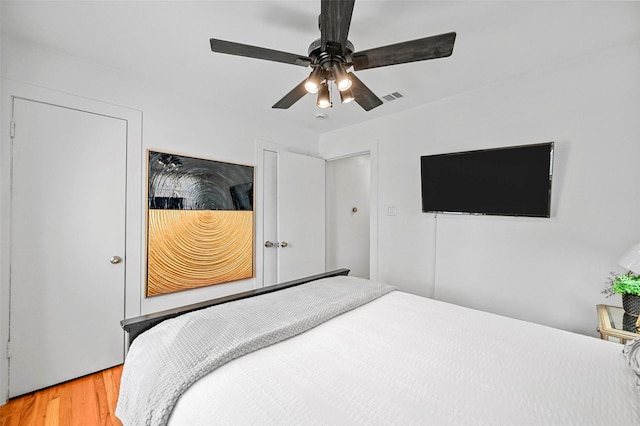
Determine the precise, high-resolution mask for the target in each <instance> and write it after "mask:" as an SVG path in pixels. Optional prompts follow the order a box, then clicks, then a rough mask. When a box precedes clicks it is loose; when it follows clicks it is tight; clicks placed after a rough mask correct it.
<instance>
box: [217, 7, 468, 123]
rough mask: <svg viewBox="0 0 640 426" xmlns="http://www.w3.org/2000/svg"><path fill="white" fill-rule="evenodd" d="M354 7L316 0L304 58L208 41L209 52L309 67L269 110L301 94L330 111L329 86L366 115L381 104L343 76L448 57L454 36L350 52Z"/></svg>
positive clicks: (355, 80)
mask: <svg viewBox="0 0 640 426" xmlns="http://www.w3.org/2000/svg"><path fill="white" fill-rule="evenodd" d="M354 3H355V0H321V4H320V16H319V18H318V26H319V28H320V38H319V39H317V40H315V41H314V42H313V43H311V45H310V46H309V51H308V56H302V55H296V54H294V53H287V52H282V51H279V50H272V49H266V48H263V47H257V46H251V45H247V44H241V43H235V42H232V41H225V40H219V39H215V38H212V39H210V42H211V50H212V51H213V52H217V53H226V54H230V55H237V56H245V57H249V58H255V59H264V60H267V61H275V62H282V63H285V64H291V65H298V66H302V67H311V68H312V71H311V74H310V75H309V77H307V78H305V79H304V80H303V81H302V82H301V83H300V84H298V85H297V86H296V87H294V88H293V90H291V91H290V92H289V93H287V94H286V95H285V96H284V97H283V98H282V99H280V100H279V101H278V102H276V103H275V104H274V105H273V108H279V109H287V108H289V107H290V106H291V105H293V104H294V103H296V102H297V101H298V100H300V99H301V98H302V97H303V96H304V95H306V94H307V93H317V94H318V100H317V105H318V106H319V107H320V108H327V107H330V106H331V105H332V103H331V98H330V91H329V84H330V83H332V84H335V85H336V87H337V88H338V92H339V93H340V99H341V101H342V103H347V102H350V101H356V103H358V104H359V105H360V106H361V107H362V108H363V109H364V110H366V111H370V110H372V109H373V108H376V107H378V106H380V105H382V100H381V99H380V98H378V97H377V96H376V95H375V93H373V92H372V91H371V90H370V89H369V88H368V87H367V86H365V84H364V83H363V82H362V81H360V79H359V78H358V77H356V76H355V74H354V73H353V72H349V71H348V70H349V68H351V67H353V70H354V71H361V70H366V69H369V68H377V67H384V66H388V65H398V64H404V63H407V62H417V61H425V60H427V59H436V58H443V57H447V56H451V54H452V53H453V44H454V42H455V39H456V33H455V32H451V33H446V34H440V35H436V36H431V37H425V38H421V39H417V40H411V41H405V42H402V43H397V44H391V45H388V46H382V47H377V48H373V49H368V50H363V51H360V52H354V47H353V44H352V43H351V42H350V41H349V40H347V35H348V33H349V26H350V25H351V15H352V14H353V6H354Z"/></svg>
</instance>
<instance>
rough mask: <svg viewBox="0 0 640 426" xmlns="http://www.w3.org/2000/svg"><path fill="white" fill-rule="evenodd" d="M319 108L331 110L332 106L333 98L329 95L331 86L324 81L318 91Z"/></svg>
mask: <svg viewBox="0 0 640 426" xmlns="http://www.w3.org/2000/svg"><path fill="white" fill-rule="evenodd" d="M317 105H318V107H320V108H329V107H330V106H331V96H330V95H329V84H328V83H327V82H326V81H323V82H322V84H321V85H320V90H318V102H317Z"/></svg>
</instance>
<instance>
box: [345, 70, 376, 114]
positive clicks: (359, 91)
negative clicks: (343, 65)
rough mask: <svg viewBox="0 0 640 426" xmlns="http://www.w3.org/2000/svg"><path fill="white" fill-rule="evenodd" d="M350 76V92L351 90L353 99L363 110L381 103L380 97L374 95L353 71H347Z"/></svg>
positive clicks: (369, 109) (368, 109)
mask: <svg viewBox="0 0 640 426" xmlns="http://www.w3.org/2000/svg"><path fill="white" fill-rule="evenodd" d="M349 77H350V78H351V92H353V100H354V101H356V102H357V103H358V105H360V106H361V107H362V108H363V109H364V110H365V111H371V110H372V109H374V108H375V107H378V106H380V105H382V99H380V98H379V97H377V96H376V94H375V93H373V92H372V91H371V89H369V88H368V87H367V86H365V85H364V83H363V82H362V81H360V79H359V78H358V77H356V76H355V74H354V73H349Z"/></svg>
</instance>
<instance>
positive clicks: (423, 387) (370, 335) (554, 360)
mask: <svg viewBox="0 0 640 426" xmlns="http://www.w3.org/2000/svg"><path fill="white" fill-rule="evenodd" d="M169 424H170V425H172V426H176V425H189V426H195V425H211V424H218V425H219V424H231V425H243V424H252V425H265V424H273V425H285V424H291V425H310V424H332V425H345V424H368V425H372V424H399V425H405V424H430V425H450V424H465V425H474V424H481V425H640V391H639V390H638V389H637V388H636V387H635V375H634V373H633V371H632V370H631V369H630V368H629V367H628V366H627V365H626V363H625V360H624V358H623V355H622V345H619V344H616V343H613V342H606V341H603V340H598V339H595V338H590V337H586V336H582V335H577V334H573V333H569V332H565V331H560V330H556V329H552V328H548V327H543V326H539V325H535V324H531V323H527V322H523V321H517V320H512V319H508V318H504V317H500V316H497V315H493V314H488V313H485V312H480V311H474V310H470V309H466V308H462V307H458V306H454V305H451V304H447V303H443V302H438V301H434V300H431V299H426V298H422V297H418V296H413V295H410V294H406V293H402V292H398V291H396V292H393V293H390V294H387V295H385V296H383V297H381V298H379V299H377V300H375V301H373V302H370V303H368V304H367V305H365V306H362V307H360V308H358V309H356V310H354V311H351V312H347V313H345V314H343V315H341V316H339V317H337V318H334V319H332V320H330V321H328V322H326V323H324V324H322V325H320V326H318V327H316V328H314V329H312V330H310V331H307V332H305V333H304V334H301V335H299V336H296V337H294V338H291V339H289V340H286V341H283V342H280V343H277V344H275V345H273V346H270V347H268V348H264V349H261V350H259V351H257V352H254V353H251V354H248V355H245V356H243V357H242V358H239V359H236V360H234V361H231V362H230V363H228V364H226V365H224V366H222V367H220V368H219V369H218V370H216V371H214V372H212V373H210V374H209V375H208V376H206V377H204V378H202V379H201V380H200V381H198V382H197V383H195V384H194V385H193V386H192V387H191V388H190V389H189V390H188V391H187V392H186V393H185V394H184V395H182V397H181V398H180V400H179V401H178V403H177V405H176V407H175V409H174V411H173V414H172V416H171V418H170V422H169Z"/></svg>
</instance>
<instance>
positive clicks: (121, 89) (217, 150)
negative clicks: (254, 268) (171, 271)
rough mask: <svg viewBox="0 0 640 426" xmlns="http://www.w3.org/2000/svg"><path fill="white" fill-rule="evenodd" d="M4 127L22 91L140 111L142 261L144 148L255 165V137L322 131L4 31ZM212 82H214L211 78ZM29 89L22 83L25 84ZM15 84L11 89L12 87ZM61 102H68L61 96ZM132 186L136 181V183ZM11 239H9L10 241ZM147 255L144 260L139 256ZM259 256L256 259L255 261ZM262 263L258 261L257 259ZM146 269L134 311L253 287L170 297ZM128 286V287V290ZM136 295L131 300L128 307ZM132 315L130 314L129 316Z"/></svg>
mask: <svg viewBox="0 0 640 426" xmlns="http://www.w3.org/2000/svg"><path fill="white" fill-rule="evenodd" d="M1 48H2V83H3V84H2V105H3V117H2V127H3V128H5V127H4V126H7V125H8V123H9V120H10V111H9V109H8V107H7V105H10V97H11V96H12V95H19V96H25V94H24V93H18V92H30V93H38V91H39V90H41V91H46V92H47V93H48V94H53V95H52V98H53V99H55V98H56V96H55V94H56V93H58V94H59V96H58V98H59V99H61V100H63V99H65V98H67V97H70V96H72V97H76V98H87V99H89V100H96V101H99V102H104V103H108V104H115V105H120V106H124V107H126V108H127V109H131V110H134V111H135V110H137V111H141V116H142V119H141V121H142V122H141V123H136V125H138V126H141V127H142V131H141V133H142V138H141V140H142V143H141V144H142V146H141V147H140V149H139V158H138V162H139V163H138V168H137V170H138V173H136V174H135V175H134V176H127V179H128V180H129V181H130V182H131V180H134V181H137V182H135V183H136V184H137V187H138V188H141V190H140V191H139V193H138V194H135V195H136V196H137V197H139V198H138V201H139V206H141V207H140V209H139V210H140V211H138V212H137V215H138V218H139V222H138V223H137V224H135V226H133V227H129V228H128V230H127V231H128V232H127V239H128V240H130V239H134V240H135V242H136V243H137V246H138V247H140V249H141V253H138V254H137V255H138V256H137V263H141V262H142V263H143V262H144V259H145V256H144V246H145V244H144V241H145V231H144V217H145V212H144V206H146V203H145V201H144V197H145V196H146V190H145V188H146V184H145V179H146V172H145V170H146V165H145V155H146V150H147V149H153V150H159V151H168V152H174V153H179V154H184V155H191V156H197V157H202V158H210V159H215V160H221V161H229V162H234V163H241V164H248V165H256V141H257V140H258V139H261V140H262V141H270V142H273V143H277V144H279V145H282V146H285V147H286V146H289V147H293V148H292V149H294V150H295V151H297V152H300V153H306V154H312V155H313V154H315V155H317V154H318V153H317V151H318V150H317V143H318V137H317V135H315V134H312V133H310V132H307V131H305V130H303V129H300V128H291V127H287V126H286V125H282V124H281V123H272V122H269V121H266V120H264V119H262V118H261V117H259V116H252V115H250V113H248V112H246V111H232V110H229V109H227V108H225V107H224V106H222V105H218V104H214V103H211V102H208V101H205V100H203V99H197V98H194V97H187V96H184V95H182V94H180V93H176V92H172V91H170V90H167V89H165V88H163V87H159V86H156V85H154V84H153V83H152V82H150V81H149V80H147V79H143V78H138V77H136V76H133V75H128V74H126V73H123V72H121V71H119V70H115V69H111V68H107V67H104V66H101V65H99V64H95V63H91V62H88V61H85V60H83V59H79V58H75V57H71V56H68V55H65V54H64V53H62V52H58V51H54V50H50V49H48V48H44V47H41V46H36V45H33V44H30V43H28V42H24V41H22V40H19V39H14V38H9V37H6V36H3V40H2V46H1ZM212 84H215V82H212ZM21 88H25V89H21ZM8 89H10V90H8ZM61 102H63V101H61ZM9 146H10V139H9V137H8V134H6V135H5V134H4V132H3V134H2V150H0V153H1V154H0V155H1V156H2V158H0V161H1V163H2V167H3V169H4V171H3V173H2V174H1V179H2V182H0V190H1V191H0V194H1V200H0V207H1V209H0V229H1V230H2V238H3V242H2V246H0V257H1V259H0V268H1V271H0V308H1V310H2V312H3V314H2V316H1V317H0V337H3V339H2V342H5V341H6V340H5V339H6V336H7V334H8V313H7V312H8V306H9V301H8V294H9V275H8V264H9V261H8V243H6V241H7V239H8V238H6V236H7V235H8V228H9V218H8V211H9V210H8V202H9V188H10V183H9V180H8V176H9V174H8V173H5V171H6V170H7V167H9V166H10V164H11V162H10V149H9ZM260 176H261V175H259V174H256V179H260ZM133 186H134V187H135V186H136V185H133ZM259 207H260V206H259V205H258V204H256V206H255V208H256V223H261V211H260V210H259ZM5 243H6V244H5ZM140 259H142V261H141V260H140ZM257 260H259V259H257ZM256 263H257V262H256ZM131 266H133V267H135V268H137V269H139V270H140V271H141V273H140V277H139V279H138V280H137V281H136V282H127V287H128V289H131V286H133V287H134V292H133V294H134V297H135V298H137V300H135V301H134V304H133V305H134V307H136V308H137V309H134V310H135V312H133V314H132V315H133V316H135V315H140V314H146V313H150V312H155V311H158V310H163V309H169V308H172V307H176V306H181V305H185V304H189V303H195V302H198V301H202V300H207V299H211V298H215V297H221V296H224V295H228V294H233V293H237V292H241V291H245V290H248V289H253V288H255V287H256V285H257V284H256V282H257V280H256V279H250V280H243V281H238V282H234V283H228V284H220V285H216V286H210V287H206V288H201V289H197V290H190V291H186V292H180V293H174V294H170V295H165V296H156V297H153V298H145V297H144V292H145V281H144V280H145V277H144V267H143V266H144V265H143V264H136V265H128V267H131ZM129 293H130V292H129V291H128V292H127V294H129ZM130 303H131V301H128V303H127V304H128V305H129V304H130ZM130 316H131V315H130ZM0 360H1V362H0V376H2V379H0V403H1V402H2V401H3V397H4V396H5V395H6V380H5V378H6V371H7V370H6V347H5V345H4V343H2V344H0Z"/></svg>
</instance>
